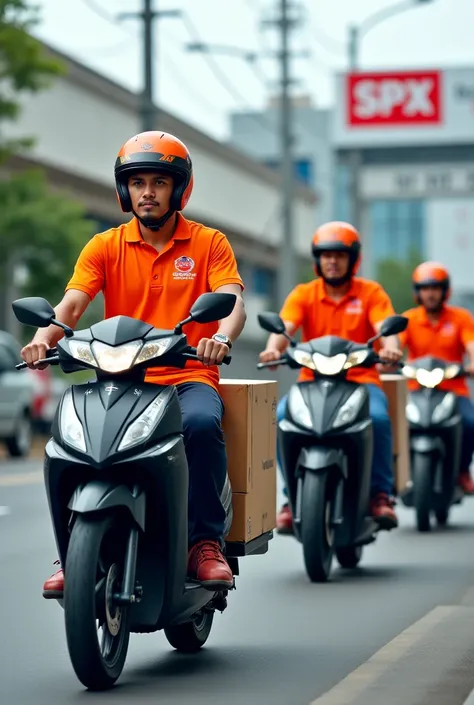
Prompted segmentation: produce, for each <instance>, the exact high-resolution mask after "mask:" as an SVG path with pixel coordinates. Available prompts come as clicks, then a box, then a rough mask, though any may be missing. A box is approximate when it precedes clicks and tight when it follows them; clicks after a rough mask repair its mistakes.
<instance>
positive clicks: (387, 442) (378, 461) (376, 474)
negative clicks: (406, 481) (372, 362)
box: [277, 384, 474, 496]
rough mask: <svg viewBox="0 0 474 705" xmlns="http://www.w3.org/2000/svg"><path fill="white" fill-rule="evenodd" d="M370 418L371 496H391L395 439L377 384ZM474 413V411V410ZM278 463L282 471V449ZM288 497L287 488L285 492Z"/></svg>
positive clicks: (280, 412)
mask: <svg viewBox="0 0 474 705" xmlns="http://www.w3.org/2000/svg"><path fill="white" fill-rule="evenodd" d="M367 391H368V392H369V403H370V416H371V419H372V424H373V427H374V453H373V457H372V477H371V494H372V496H374V495H376V494H378V493H379V492H384V493H385V494H388V495H391V494H392V493H393V484H394V478H393V450H392V449H393V438H392V424H391V422H390V416H389V414H388V400H387V397H386V395H385V392H384V391H383V390H382V389H381V388H380V387H378V386H377V385H376V384H368V385H367ZM286 399H287V397H286V396H285V397H282V398H281V399H280V401H279V403H278V407H277V420H278V421H281V420H282V419H283V418H284V417H285V409H286ZM473 412H474V409H473ZM277 462H278V465H279V467H280V471H281V461H280V449H279V448H278V453H277ZM283 492H284V494H285V496H287V491H286V487H285V488H284V490H283Z"/></svg>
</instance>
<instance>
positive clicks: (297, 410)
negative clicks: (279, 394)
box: [288, 385, 313, 429]
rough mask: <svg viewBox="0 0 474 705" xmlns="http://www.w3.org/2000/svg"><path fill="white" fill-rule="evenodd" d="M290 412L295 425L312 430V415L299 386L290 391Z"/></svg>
mask: <svg viewBox="0 0 474 705" xmlns="http://www.w3.org/2000/svg"><path fill="white" fill-rule="evenodd" d="M288 410H289V412H290V416H291V417H292V419H293V421H295V423H297V424H298V425H299V426H303V427H304V428H309V429H310V428H312V426H313V424H312V421H311V414H310V413H309V409H308V407H307V405H306V402H305V400H304V399H303V394H302V393H301V389H300V388H299V387H298V385H295V386H293V387H292V388H291V389H290V393H289V395H288Z"/></svg>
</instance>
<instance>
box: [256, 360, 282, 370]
mask: <svg viewBox="0 0 474 705" xmlns="http://www.w3.org/2000/svg"><path fill="white" fill-rule="evenodd" d="M286 362H287V361H286V360H285V359H283V358H280V359H279V360H270V362H257V370H263V369H264V368H265V367H278V365H284V364H285V363H286Z"/></svg>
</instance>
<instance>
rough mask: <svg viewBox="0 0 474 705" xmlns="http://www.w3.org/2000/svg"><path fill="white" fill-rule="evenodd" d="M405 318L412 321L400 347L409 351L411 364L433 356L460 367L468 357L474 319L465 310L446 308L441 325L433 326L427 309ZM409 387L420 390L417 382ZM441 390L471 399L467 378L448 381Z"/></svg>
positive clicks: (411, 312) (473, 339)
mask: <svg viewBox="0 0 474 705" xmlns="http://www.w3.org/2000/svg"><path fill="white" fill-rule="evenodd" d="M403 315H404V316H406V317H407V318H408V319H409V321H410V322H409V324H408V326H407V328H406V329H405V331H404V332H403V333H401V335H400V342H401V344H402V345H403V347H406V348H407V350H408V357H407V360H408V361H410V360H415V359H416V358H418V357H425V355H432V356H433V357H438V358H440V359H441V360H446V361H447V362H459V363H460V362H462V360H463V358H464V355H465V353H466V345H467V344H468V343H472V342H474V318H473V317H472V316H471V314H470V313H469V311H467V310H466V309H464V308H459V307H457V306H444V307H443V310H442V312H441V315H440V318H439V320H438V322H437V323H434V324H433V323H432V322H431V321H430V320H429V318H428V316H427V315H426V310H425V308H424V306H417V307H416V308H411V309H409V310H408V311H405V313H404V314H403ZM408 386H409V388H410V389H411V390H415V389H419V388H420V385H419V384H418V382H416V381H415V380H409V382H408ZM439 389H442V390H446V391H451V392H454V393H455V394H458V395H459V396H463V397H468V396H469V387H468V386H467V382H466V379H465V378H464V377H459V378H458V379H450V380H445V381H444V382H442V383H441V384H440V385H439Z"/></svg>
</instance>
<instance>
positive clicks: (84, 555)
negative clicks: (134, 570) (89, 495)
mask: <svg viewBox="0 0 474 705" xmlns="http://www.w3.org/2000/svg"><path fill="white" fill-rule="evenodd" d="M109 538H110V539H111V541H108V539H109ZM125 545H126V535H125V534H124V527H123V521H122V525H119V522H118V520H117V519H116V518H115V517H112V516H103V515H102V516H99V517H91V516H78V517H77V519H76V521H75V524H74V526H73V529H72V533H71V538H70V541H69V548H68V552H67V559H66V572H65V576H66V579H65V586H64V618H65V625H66V636H67V645H68V650H69V656H70V659H71V663H72V666H73V668H74V671H75V673H76V675H77V677H78V679H79V680H80V682H81V683H82V684H83V685H84V686H85V687H86V688H88V689H89V690H106V689H107V688H110V687H112V686H113V684H114V683H115V681H116V680H117V679H118V678H119V676H120V674H121V673H122V670H123V667H124V664H125V659H126V656H127V651H128V644H129V640H130V628H129V609H130V608H129V607H128V606H127V607H123V606H116V605H114V604H113V601H112V594H113V593H114V592H117V591H119V590H120V589H121V579H122V575H123V565H124V560H125ZM116 556H117V559H116V560H117V562H115V557H116ZM97 621H99V624H102V627H103V629H104V635H103V639H102V643H99V639H98V630H97ZM114 632H116V633H115V634H114Z"/></svg>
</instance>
